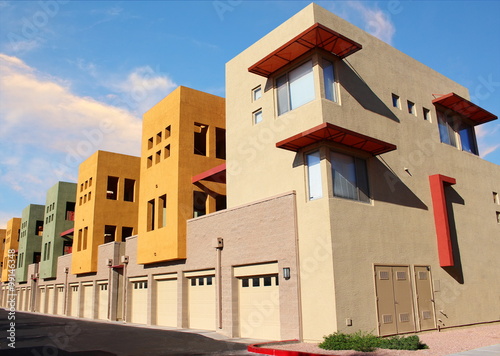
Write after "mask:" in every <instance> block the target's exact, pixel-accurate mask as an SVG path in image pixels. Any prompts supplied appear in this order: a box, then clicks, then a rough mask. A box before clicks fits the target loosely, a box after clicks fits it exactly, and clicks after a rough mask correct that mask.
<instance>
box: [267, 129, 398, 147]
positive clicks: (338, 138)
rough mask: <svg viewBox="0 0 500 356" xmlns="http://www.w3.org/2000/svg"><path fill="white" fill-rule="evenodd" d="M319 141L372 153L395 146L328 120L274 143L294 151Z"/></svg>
mask: <svg viewBox="0 0 500 356" xmlns="http://www.w3.org/2000/svg"><path fill="white" fill-rule="evenodd" d="M319 141H332V142H337V143H340V144H342V145H345V146H348V147H352V148H357V149H360V150H363V151H365V152H368V153H371V154H372V155H379V154H382V153H386V152H389V151H393V150H395V149H396V148H397V147H396V145H393V144H392V143H388V142H384V141H381V140H377V139H376V138H373V137H370V136H366V135H362V134H360V133H357V132H354V131H351V130H347V129H344V128H343V127H339V126H335V125H332V124H330V123H328V122H324V123H322V124H320V125H318V126H316V127H313V128H312V129H309V130H307V131H304V132H301V133H299V134H297V135H294V136H292V137H289V138H287V139H285V140H283V141H280V142H278V143H276V147H278V148H283V149H285V150H290V151H295V152H296V151H298V150H299V149H301V148H303V147H306V146H309V145H311V144H313V143H316V142H319Z"/></svg>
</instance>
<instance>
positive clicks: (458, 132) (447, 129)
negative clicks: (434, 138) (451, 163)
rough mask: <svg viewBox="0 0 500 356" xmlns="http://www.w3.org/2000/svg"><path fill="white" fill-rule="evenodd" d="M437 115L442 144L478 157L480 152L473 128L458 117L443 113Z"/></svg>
mask: <svg viewBox="0 0 500 356" xmlns="http://www.w3.org/2000/svg"><path fill="white" fill-rule="evenodd" d="M437 114H438V126H439V137H440V139H441V142H443V143H446V144H448V145H451V146H455V147H456V148H458V149H461V150H462V151H466V152H470V153H473V154H476V155H477V154H478V150H477V145H476V139H475V136H474V129H473V128H472V126H470V125H468V124H466V123H465V122H463V121H462V120H461V119H460V118H458V117H448V116H446V115H445V114H444V113H443V112H441V111H438V112H437Z"/></svg>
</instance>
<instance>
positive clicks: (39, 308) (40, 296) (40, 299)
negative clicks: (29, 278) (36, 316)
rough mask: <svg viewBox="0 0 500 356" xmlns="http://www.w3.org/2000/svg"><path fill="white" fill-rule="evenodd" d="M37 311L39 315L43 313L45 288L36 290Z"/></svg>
mask: <svg viewBox="0 0 500 356" xmlns="http://www.w3.org/2000/svg"><path fill="white" fill-rule="evenodd" d="M37 300H38V302H37V309H36V311H37V312H39V313H45V287H40V288H38V298H37Z"/></svg>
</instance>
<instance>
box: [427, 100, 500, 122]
mask: <svg viewBox="0 0 500 356" xmlns="http://www.w3.org/2000/svg"><path fill="white" fill-rule="evenodd" d="M432 103H433V104H439V105H441V106H443V107H445V108H446V109H449V110H452V111H454V112H456V113H457V114H460V115H462V116H464V117H466V118H468V119H470V120H472V121H473V122H474V123H475V124H476V125H481V124H484V123H485V122H489V121H493V120H496V119H498V117H497V116H495V115H493V114H492V113H490V112H488V111H486V110H484V109H483V108H481V107H479V106H477V105H476V104H473V103H471V102H470V101H469V100H467V99H464V98H462V97H461V96H460V95H458V94H455V93H449V94H446V95H443V96H441V97H439V98H437V99H434V100H433V101H432Z"/></svg>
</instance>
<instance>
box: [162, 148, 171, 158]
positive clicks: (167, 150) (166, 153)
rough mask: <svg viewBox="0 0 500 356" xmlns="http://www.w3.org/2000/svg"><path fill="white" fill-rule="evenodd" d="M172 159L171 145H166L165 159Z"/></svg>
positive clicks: (164, 150)
mask: <svg viewBox="0 0 500 356" xmlns="http://www.w3.org/2000/svg"><path fill="white" fill-rule="evenodd" d="M168 157H170V145H166V146H165V148H164V149H163V159H165V158H168Z"/></svg>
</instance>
